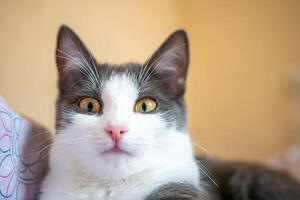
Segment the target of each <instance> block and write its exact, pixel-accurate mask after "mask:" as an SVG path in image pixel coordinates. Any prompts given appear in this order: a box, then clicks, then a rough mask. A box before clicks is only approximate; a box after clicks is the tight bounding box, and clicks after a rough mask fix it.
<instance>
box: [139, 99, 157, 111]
mask: <svg viewBox="0 0 300 200" xmlns="http://www.w3.org/2000/svg"><path fill="white" fill-rule="evenodd" d="M156 107H157V103H156V101H154V100H153V99H150V98H142V99H140V100H139V101H138V102H137V103H136V104H135V106H134V110H135V112H138V113H149V112H152V111H154V110H155V109H156Z"/></svg>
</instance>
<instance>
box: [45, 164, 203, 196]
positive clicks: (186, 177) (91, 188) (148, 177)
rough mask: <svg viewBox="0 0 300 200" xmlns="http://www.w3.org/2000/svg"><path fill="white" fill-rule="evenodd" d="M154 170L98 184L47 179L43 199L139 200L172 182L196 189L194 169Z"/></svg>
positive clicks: (51, 177) (196, 177)
mask: <svg viewBox="0 0 300 200" xmlns="http://www.w3.org/2000/svg"><path fill="white" fill-rule="evenodd" d="M171 168H173V167H170V168H165V169H161V170H159V169H156V170H151V171H145V172H142V173H140V174H138V175H134V176H131V177H129V178H127V179H122V180H118V181H110V182H101V181H96V180H92V179H89V178H83V177H80V178H79V177H77V178H74V179H73V180H70V179H68V178H67V177H65V178H67V179H65V180H63V179H64V178H63V177H60V178H59V177H56V176H51V173H50V176H48V177H47V179H46V181H45V182H44V185H47V186H46V187H44V190H43V195H42V197H41V199H42V200H54V199H55V200H57V199H61V200H64V199H68V200H69V199H70V200H71V199H73V200H88V199H89V200H90V199H94V200H128V199H130V200H141V199H144V198H145V197H146V196H147V195H149V194H150V193H151V192H152V191H154V190H155V189H157V188H159V187H160V186H162V185H165V184H168V183H171V182H188V183H190V184H193V185H195V186H198V185H199V183H198V180H199V179H198V173H197V169H196V168H195V166H193V165H190V166H189V167H187V166H181V168H179V169H178V168H177V169H176V170H175V169H171Z"/></svg>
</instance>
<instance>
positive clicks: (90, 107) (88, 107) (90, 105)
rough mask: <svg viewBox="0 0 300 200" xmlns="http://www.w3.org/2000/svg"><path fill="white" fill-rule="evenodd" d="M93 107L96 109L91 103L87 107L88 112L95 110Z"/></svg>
mask: <svg viewBox="0 0 300 200" xmlns="http://www.w3.org/2000/svg"><path fill="white" fill-rule="evenodd" d="M93 107H94V106H93V104H92V103H91V102H89V103H88V105H87V111H88V112H91V111H92V110H93Z"/></svg>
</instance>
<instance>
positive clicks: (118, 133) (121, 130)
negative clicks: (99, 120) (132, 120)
mask: <svg viewBox="0 0 300 200" xmlns="http://www.w3.org/2000/svg"><path fill="white" fill-rule="evenodd" d="M105 131H106V133H107V134H108V135H109V136H110V137H111V139H112V140H113V141H114V142H118V141H120V140H121V138H122V135H124V134H125V133H126V132H127V131H128V129H127V128H126V127H124V126H120V125H109V126H107V127H106V128H105Z"/></svg>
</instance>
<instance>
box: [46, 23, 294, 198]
mask: <svg viewBox="0 0 300 200" xmlns="http://www.w3.org/2000/svg"><path fill="white" fill-rule="evenodd" d="M188 54H189V52H188V39H187V35H186V33H185V32H184V31H183V30H179V31H176V32H175V33H173V34H172V35H171V36H170V37H169V38H168V39H167V40H166V41H165V42H164V43H163V44H162V46H161V47H160V48H159V49H158V50H157V51H156V52H155V53H154V54H153V56H151V58H150V59H148V61H146V62H145V64H137V63H127V64H123V65H111V64H99V63H97V62H96V59H95V58H94V57H93V56H92V55H91V54H90V52H89V51H88V49H87V48H86V47H85V46H84V44H83V43H82V42H81V41H80V39H79V38H78V37H77V36H76V34H75V33H74V32H73V31H72V30H70V29H69V28H67V27H65V26H62V27H61V29H60V31H59V34H58V43H57V53H56V59H57V66H58V72H59V84H58V86H59V96H58V100H57V116H56V130H57V131H56V135H55V137H54V142H53V145H52V148H51V150H50V160H49V162H50V171H49V173H48V175H47V177H46V179H45V180H44V182H43V184H42V187H41V192H40V199H41V200H66V199H67V200H102V199H103V200H104V199H105V200H282V199H285V200H299V199H300V186H299V184H298V183H297V182H296V181H294V180H293V179H291V178H290V177H288V176H287V175H285V174H282V173H278V172H274V171H271V170H269V169H266V168H263V167H260V166H256V165H250V164H244V163H227V162H221V161H213V162H207V161H204V160H203V159H198V160H196V159H195V158H194V156H193V150H192V145H191V141H190V137H189V134H188V130H187V127H186V107H185V104H184V100H183V95H184V91H185V81H186V75H187V69H188V62H189V55H188ZM197 162H201V163H202V164H201V166H202V167H203V168H204V169H206V170H208V171H210V173H211V174H212V177H210V178H213V179H214V180H215V181H216V182H217V184H218V185H217V186H215V185H213V184H212V182H211V180H210V179H209V178H207V176H204V175H203V176H202V175H201V170H200V167H199V166H198V165H197ZM204 174H206V173H204Z"/></svg>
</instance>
